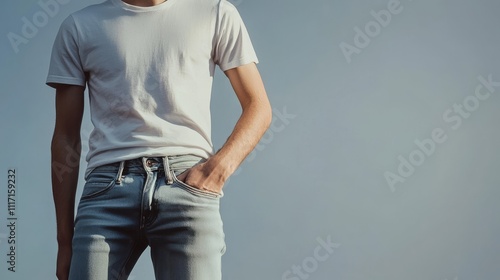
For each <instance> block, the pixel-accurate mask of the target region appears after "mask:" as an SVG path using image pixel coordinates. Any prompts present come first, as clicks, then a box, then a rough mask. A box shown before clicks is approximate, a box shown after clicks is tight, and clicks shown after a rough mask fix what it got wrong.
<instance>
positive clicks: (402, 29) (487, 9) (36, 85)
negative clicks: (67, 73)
mask: <svg viewBox="0 0 500 280" xmlns="http://www.w3.org/2000/svg"><path fill="white" fill-rule="evenodd" d="M66 1H68V0H66ZM176 1H180V0H176ZM97 2H100V1H77V0H72V1H71V0H69V3H67V4H64V5H62V4H61V5H60V11H59V12H58V13H57V14H55V15H54V16H53V17H50V18H49V19H48V21H47V22H46V24H45V25H44V26H43V27H41V28H39V30H38V32H37V33H36V34H35V36H34V37H33V38H30V39H28V43H27V44H21V45H20V46H19V52H17V53H16V52H15V51H14V49H13V47H12V46H11V44H10V42H9V40H8V37H7V34H8V33H9V32H13V33H16V34H21V29H22V26H23V21H22V18H23V17H26V18H28V19H29V20H31V19H32V18H33V15H34V14H35V13H37V12H39V11H43V10H42V9H41V7H40V6H39V5H38V4H37V1H35V0H23V1H6V2H5V3H3V8H2V9H1V12H0V14H1V19H2V24H1V25H0V35H1V37H0V38H1V40H0V49H1V50H0V53H1V55H0V57H1V65H2V67H1V69H0V71H1V72H0V79H1V83H2V91H1V94H2V102H1V104H0V110H1V111H0V112H1V118H0V130H1V132H0V141H1V142H0V143H1V147H0V155H1V160H0V171H1V172H0V174H3V175H2V176H1V179H0V182H1V184H0V186H1V189H0V201H1V210H0V225H1V226H0V253H1V257H0V260H1V262H0V278H1V279H54V271H55V256H56V240H55V217H54V208H53V204H52V195H51V187H50V176H49V175H50V154H49V145H50V139H51V134H52V130H53V123H54V93H53V90H52V89H50V88H49V87H47V86H45V85H44V81H45V77H46V72H47V67H48V61H49V53H50V49H51V46H52V42H53V40H54V37H55V34H56V32H57V29H58V28H59V25H60V23H61V21H62V20H63V19H64V18H65V17H66V16H67V15H69V14H70V13H71V12H74V11H76V10H78V9H80V8H82V7H84V6H86V5H88V4H90V3H97ZM391 2H392V1H389V0H380V1H379V0H376V1H373V0H371V1H368V0H358V1H332V0H316V1H297V0H287V1H283V0H281V1H276V0H271V1H264V0H252V1H249V0H243V1H241V0H239V1H233V3H235V5H236V6H237V8H238V10H239V11H240V13H241V15H242V17H243V19H244V20H245V22H246V25H247V28H248V30H249V32H250V35H251V37H252V41H253V43H254V46H255V49H256V51H257V54H258V56H259V59H260V64H259V65H258V67H259V69H260V71H261V74H262V76H263V78H264V82H265V84H266V88H267V91H268V94H269V97H270V99H271V102H272V104H273V108H274V112H275V113H274V117H275V123H274V126H273V127H274V128H272V129H270V130H269V131H268V133H267V134H266V136H265V139H264V140H263V141H262V142H261V144H260V147H259V150H256V152H255V153H253V154H252V156H251V158H248V159H247V161H245V162H244V163H243V165H242V166H241V168H240V170H239V171H238V172H237V174H235V175H234V176H233V177H232V178H231V179H230V181H229V182H228V183H227V185H226V186H225V189H224V190H225V194H226V195H225V197H224V198H223V199H222V201H221V212H222V216H223V220H224V230H225V233H226V243H227V246H228V248H227V252H226V254H225V255H224V257H223V275H224V279H237V280H247V279H248V280H254V279H293V280H297V279H325V280H326V279H342V280H370V279H372V280H396V279H405V280H422V279H426V280H445V279H448V280H462V279H464V280H465V279H467V280H469V279H473V280H482V279H484V280H486V279H498V277H499V275H500V267H499V266H498V263H499V261H500V256H499V252H500V240H499V238H498V236H500V220H499V218H498V213H499V211H500V204H499V203H498V199H499V198H500V190H499V188H498V185H499V183H500V175H499V174H500V173H499V172H498V167H499V166H500V153H499V144H498V143H500V133H499V130H498V122H499V120H500V111H499V110H498V107H499V105H500V96H499V95H500V87H496V90H495V92H494V93H492V94H491V95H490V96H489V97H488V98H486V99H485V100H480V101H479V102H478V103H477V104H476V105H478V107H477V108H474V110H472V111H471V112H470V115H469V116H468V117H467V118H465V117H461V120H462V123H461V125H460V126H459V127H458V128H456V129H453V125H454V124H455V122H449V121H446V120H445V119H444V118H443V114H444V113H445V112H447V110H449V109H453V105H454V104H462V103H463V102H464V100H468V101H467V102H471V103H469V105H468V106H469V108H470V106H472V105H474V104H473V103H472V102H473V101H474V99H473V95H474V92H475V89H476V86H478V85H479V80H478V76H483V77H485V78H487V77H488V75H490V74H491V75H492V79H493V80H494V81H500V69H499V66H498V65H500V56H499V53H498V50H499V49H500V39H499V30H500V29H499V28H498V27H499V25H500V17H498V14H499V11H500V3H499V2H498V1H494V0H478V1H463V0H458V1H457V0H456V1H451V0H446V1H431V0H419V1H417V0H415V1H410V0H402V1H401V2H400V9H401V7H402V10H401V11H400V12H399V13H397V14H392V17H391V21H390V23H389V24H386V26H385V27H381V28H380V30H379V31H380V32H378V34H372V35H374V36H373V37H370V43H369V44H368V45H367V46H363V48H360V49H359V53H357V54H352V56H350V63H349V62H348V59H347V58H346V56H345V55H344V54H343V52H342V50H341V48H340V44H341V43H342V42H345V43H346V44H350V45H352V46H355V42H354V38H355V35H356V32H355V30H354V29H355V28H356V27H359V28H360V29H362V30H364V28H365V26H366V25H369V26H370V24H372V23H370V22H371V21H373V20H374V17H373V16H372V15H371V14H370V11H372V10H373V11H380V10H382V9H387V6H388V4H389V3H391ZM372 27H373V26H372ZM372 31H377V30H375V29H372ZM494 89H495V88H494ZM482 92H483V93H484V94H486V93H487V92H488V91H487V90H486V89H485V88H483V89H482ZM471 100H472V101H471ZM476 100H477V99H476ZM212 106H213V126H214V127H213V135H214V138H213V140H214V143H215V146H216V148H219V147H220V146H221V145H222V143H223V141H224V140H225V139H226V137H227V136H228V135H229V133H230V131H231V129H232V127H233V125H234V123H235V122H236V120H237V118H238V116H239V113H240V110H239V104H238V102H237V99H236V98H235V95H234V93H233V92H232V90H231V87H230V85H229V83H228V81H227V79H226V78H225V76H224V75H223V73H222V72H220V70H218V72H217V73H216V78H215V83H214V88H213V104H212ZM87 109H88V108H87ZM284 111H286V113H287V114H290V116H289V118H288V119H285V121H283V119H280V117H279V114H280V113H281V114H283V112H284ZM292 115H293V116H292ZM452 115H454V116H455V117H456V116H458V114H457V113H453V114H452ZM450 116H451V115H450ZM88 117H89V116H88V112H86V116H85V118H86V120H85V123H84V125H83V129H84V130H86V131H87V132H89V131H90V129H91V124H90V122H89V120H88ZM436 128H440V129H442V131H444V134H445V135H446V141H444V143H437V144H436V147H435V149H434V151H432V152H431V153H429V155H424V157H425V158H423V159H424V161H423V163H421V162H419V166H415V167H414V172H413V174H412V175H410V176H407V177H406V178H404V179H405V181H404V182H397V183H396V184H395V185H394V188H391V187H390V185H389V183H388V182H387V180H386V178H385V176H384V174H385V173H386V172H392V173H394V174H396V175H398V166H399V165H400V159H398V156H400V155H401V156H402V157H403V158H406V159H408V158H409V156H410V154H411V153H412V152H413V155H418V152H414V151H416V150H418V147H417V145H416V144H415V143H414V142H415V140H423V139H427V138H430V137H431V133H432V131H433V130H434V129H436ZM87 135H88V133H87ZM83 140H84V141H86V140H87V138H86V137H85V136H83ZM420 155H423V154H422V153H421V154H420ZM417 159H418V158H417ZM9 167H15V168H16V170H17V173H18V174H17V202H18V204H17V217H18V221H17V242H18V244H17V245H18V252H17V272H15V273H11V272H8V271H7V263H6V254H7V242H6V241H7V239H6V237H7V228H6V226H5V224H6V223H7V221H6V214H5V212H6V205H5V202H6V200H7V199H6V195H7V184H6V182H7V170H8V168H9ZM84 167H85V164H84V162H83V164H82V172H83V168H84ZM82 184H83V180H82V179H80V185H79V189H78V194H77V195H78V197H79V195H80V193H81V186H82ZM328 238H330V240H331V241H332V242H334V243H337V248H335V249H334V250H333V251H332V252H328V255H327V257H328V258H327V259H326V260H324V261H320V260H317V259H315V254H314V251H315V249H316V248H317V247H318V246H319V244H320V243H319V241H318V239H322V240H327V239H328ZM318 248H320V249H321V247H318ZM320 252H321V254H325V253H327V251H325V250H322V251H320ZM294 265H296V266H298V267H300V269H301V270H302V271H303V272H302V273H303V274H302V275H299V274H294V273H293V272H291V273H289V274H288V275H287V274H286V271H287V270H290V271H292V266H294ZM130 279H136V280H138V279H153V272H152V265H151V264H150V260H149V252H148V251H146V252H145V253H144V254H143V256H142V258H141V259H140V261H139V263H138V264H137V266H136V268H135V269H134V270H133V272H132V274H131V277H130Z"/></svg>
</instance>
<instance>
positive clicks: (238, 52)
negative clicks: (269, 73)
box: [214, 0, 259, 71]
mask: <svg viewBox="0 0 500 280" xmlns="http://www.w3.org/2000/svg"><path fill="white" fill-rule="evenodd" d="M218 19H219V22H218V33H217V34H218V37H217V40H216V42H217V45H216V48H215V56H214V62H215V63H216V64H218V65H219V68H220V69H221V70H222V71H226V70H228V69H231V68H235V67H238V66H240V65H244V64H248V63H251V62H255V63H259V61H258V58H257V55H256V53H255V50H254V48H253V45H252V42H251V40H250V36H249V34H248V31H247V29H246V27H245V24H244V23H243V20H242V18H241V16H240V14H239V12H238V10H237V9H236V7H235V6H234V5H233V4H231V3H230V2H228V1H227V0H221V1H220V6H219V17H218Z"/></svg>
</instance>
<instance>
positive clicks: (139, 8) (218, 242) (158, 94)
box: [47, 0, 272, 280]
mask: <svg viewBox="0 0 500 280" xmlns="http://www.w3.org/2000/svg"><path fill="white" fill-rule="evenodd" d="M256 63H258V60H257V56H256V54H255V52H254V49H253V47H252V43H251V41H250V37H249V35H248V32H247V30H246V28H245V25H244V23H243V21H242V20H241V17H240V16H239V13H238V12H237V10H236V8H235V7H234V5H232V4H231V3H229V2H228V1H227V0H167V1H163V0H107V1H105V2H103V3H101V4H98V5H92V6H89V7H87V8H85V9H82V10H80V11H78V12H76V13H73V14H72V15H70V16H69V17H68V18H67V19H66V20H65V21H64V22H63V24H62V25H61V28H60V30H59V33H58V35H57V37H56V39H55V43H54V47H53V51H52V57H51V63H50V68H49V74H48V77H47V84H48V85H50V86H52V87H54V88H55V89H56V124H55V129H54V135H53V139H52V144H51V150H52V188H53V196H54V203H55V208H56V218H57V241H58V254H57V272H56V275H57V277H58V279H92V280H98V279H126V278H127V277H128V275H129V273H130V271H131V270H132V268H133V266H134V265H135V263H136V261H137V259H138V258H139V256H140V255H141V253H142V252H143V250H144V249H145V248H146V247H147V246H150V248H151V258H152V261H153V266H154V271H155V276H156V279H171V280H184V279H185V280H187V279H190V280H217V279H221V266H220V263H221V256H222V254H224V252H225V248H226V247H225V243H224V233H223V229H222V221H221V218H220V213H219V201H220V198H221V197H222V196H223V191H222V188H223V185H224V183H225V181H226V180H227V179H228V177H229V176H230V175H231V174H232V173H233V172H234V171H235V170H236V169H237V167H238V166H239V165H240V164H241V162H242V161H243V160H244V159H245V157H246V156H247V155H248V154H249V153H250V152H251V150H252V149H253V148H254V147H255V146H256V144H257V143H258V141H259V139H260V138H261V137H262V135H263V134H264V132H265V131H266V129H267V128H268V127H269V125H270V122H271V118H272V112H271V108H270V104H269V101H268V98H267V94H266V91H265V88H264V85H263V82H262V79H261V77H260V75H259V72H258V70H257V67H256ZM215 65H218V67H220V69H221V70H222V71H223V72H224V73H225V75H226V76H227V77H228V78H229V80H230V82H231V85H232V87H233V89H234V92H235V93H236V96H237V98H238V100H239V102H240V104H241V106H242V114H241V116H240V118H239V119H238V121H237V123H236V125H235V127H234V130H233V131H232V133H231V135H230V136H229V138H228V139H227V141H226V142H225V143H224V145H223V146H222V148H221V149H219V150H218V151H217V152H216V153H214V151H213V145H212V142H211V131H210V95H211V86H212V80H213V76H214V68H215ZM86 87H88V92H89V97H90V111H91V120H92V123H93V124H94V130H93V132H92V134H91V135H90V138H89V153H88V155H87V158H86V160H87V161H88V165H87V169H86V172H85V179H86V183H85V186H84V189H83V193H82V197H81V199H80V202H79V205H78V211H77V215H76V218H75V216H74V208H75V193H76V185H77V182H78V170H79V166H78V165H76V164H75V163H74V162H73V161H72V160H69V158H71V156H72V155H74V154H76V155H78V157H80V150H81V139H80V126H81V122H82V115H83V107H84V96H83V93H84V90H85V88H86ZM70 155H71V156H70ZM141 279H142V278H141Z"/></svg>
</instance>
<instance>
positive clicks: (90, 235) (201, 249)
mask: <svg viewBox="0 0 500 280" xmlns="http://www.w3.org/2000/svg"><path fill="white" fill-rule="evenodd" d="M203 160H204V159H202V158H200V157H197V156H192V155H181V156H169V157H166V158H161V157H155V158H147V157H144V158H140V159H136V160H132V161H127V162H118V163H114V164H109V165H105V166H100V167H97V168H95V169H94V170H93V171H92V172H91V173H90V175H89V176H88V177H87V181H86V183H85V186H84V189H83V193H82V196H81V198H80V202H79V204H78V210H77V215H76V218H75V232H74V236H73V256H72V259H71V267H70V277H69V279H70V280H105V279H106V280H107V279H120V280H121V279H127V278H128V275H129V274H130V272H131V271H132V268H133V267H134V265H135V263H136V262H137V260H138V258H139V257H140V255H141V254H142V252H143V251H144V250H145V248H146V247H147V246H150V249H151V259H152V262H153V267H154V272H155V276H156V279H161V280H218V279H222V275H221V257H222V255H223V254H224V252H225V250H226V244H225V242H224V237H225V236H224V231H223V223H222V219H221V216H220V212H219V203H220V198H221V197H222V196H223V195H224V194H223V193H221V194H217V193H212V192H208V191H205V190H200V189H198V188H196V187H193V186H189V185H187V184H185V183H183V182H181V181H179V180H177V177H176V176H177V175H179V174H180V173H182V172H183V171H185V170H186V169H187V168H190V167H192V166H193V165H195V164H197V163H199V162H202V161H203ZM165 170H166V172H165ZM138 278H139V279H141V280H142V279H143V278H141V277H140V276H138Z"/></svg>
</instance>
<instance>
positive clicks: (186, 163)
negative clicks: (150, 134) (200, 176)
mask: <svg viewBox="0 0 500 280" xmlns="http://www.w3.org/2000/svg"><path fill="white" fill-rule="evenodd" d="M204 161H206V159H205V158H203V157H200V156H196V155H190V154H187V155H175V156H165V157H140V158H136V159H130V160H124V161H120V162H115V163H110V164H105V165H102V166H98V167H96V168H95V169H94V170H93V172H94V171H95V172H113V173H115V172H117V183H120V181H121V180H120V179H121V175H122V174H131V173H138V174H145V173H147V172H152V171H165V170H166V172H165V176H166V177H167V182H169V183H171V182H172V180H173V178H172V172H176V171H179V170H185V169H188V168H191V167H192V166H193V165H195V164H197V163H199V162H204ZM165 167H166V168H165Z"/></svg>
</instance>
